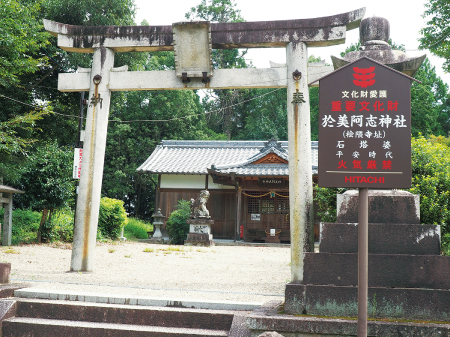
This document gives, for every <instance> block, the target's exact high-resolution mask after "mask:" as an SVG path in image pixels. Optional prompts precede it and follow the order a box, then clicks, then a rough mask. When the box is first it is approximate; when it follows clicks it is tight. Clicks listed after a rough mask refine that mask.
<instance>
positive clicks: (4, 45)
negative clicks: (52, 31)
mask: <svg viewBox="0 0 450 337" xmlns="http://www.w3.org/2000/svg"><path fill="white" fill-rule="evenodd" d="M39 10H40V1H37V2H35V3H30V4H28V5H27V6H24V5H23V4H22V3H21V1H17V0H3V1H2V4H1V6H0V88H1V87H11V86H16V85H18V84H19V76H20V75H22V74H27V73H34V72H35V71H36V70H37V69H38V66H40V65H42V64H46V63H47V58H46V57H36V56H35V54H34V53H36V52H37V51H38V50H40V49H41V48H42V47H44V46H45V45H46V44H47V43H48V37H49V34H47V33H44V32H43V31H42V24H41V23H40V22H39V21H38V19H37V18H36V16H37V13H38V12H39Z"/></svg>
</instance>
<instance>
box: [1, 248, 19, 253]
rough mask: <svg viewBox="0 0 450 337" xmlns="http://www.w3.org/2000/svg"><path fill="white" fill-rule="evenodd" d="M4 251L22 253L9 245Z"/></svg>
mask: <svg viewBox="0 0 450 337" xmlns="http://www.w3.org/2000/svg"><path fill="white" fill-rule="evenodd" d="M3 253H5V254H20V252H19V251H17V250H15V249H14V248H11V247H8V248H6V249H5V250H4V251H3Z"/></svg>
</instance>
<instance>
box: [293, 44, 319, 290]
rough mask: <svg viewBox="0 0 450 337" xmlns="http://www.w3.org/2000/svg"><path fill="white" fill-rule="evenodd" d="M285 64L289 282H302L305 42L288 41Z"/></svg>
mask: <svg viewBox="0 0 450 337" xmlns="http://www.w3.org/2000/svg"><path fill="white" fill-rule="evenodd" d="M286 66H287V84H288V87H287V113H288V141H289V208H290V232H291V282H302V281H303V257H304V251H312V250H313V249H314V221H313V220H314V216H313V214H314V213H313V187H312V166H311V132H310V130H311V126H310V110H309V90H308V81H307V78H308V52H307V47H306V44H305V43H303V42H296V43H292V42H291V43H289V44H288V45H287V47H286ZM294 72H301V74H302V76H301V78H300V80H298V81H295V80H294V78H293V73H294ZM294 93H302V94H303V100H304V102H302V103H296V102H294Z"/></svg>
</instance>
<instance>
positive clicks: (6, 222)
mask: <svg viewBox="0 0 450 337" xmlns="http://www.w3.org/2000/svg"><path fill="white" fill-rule="evenodd" d="M7 196H8V202H7V203H5V204H3V206H4V207H5V213H4V215H3V225H2V246H11V238H12V203H13V194H12V193H7Z"/></svg>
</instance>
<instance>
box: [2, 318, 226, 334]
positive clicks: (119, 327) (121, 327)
mask: <svg viewBox="0 0 450 337" xmlns="http://www.w3.org/2000/svg"><path fill="white" fill-rule="evenodd" d="M2 331H3V334H2V336H3V337H29V336H33V337H61V336H89V337H97V336H98V337H104V336H108V337H175V336H180V337H181V336H183V337H226V336H227V335H228V330H226V331H220V330H206V329H189V328H168V327H154V326H145V325H131V324H112V323H94V322H83V321H71V320H54V319H42V318H28V317H15V318H10V319H7V320H5V321H3V326H2Z"/></svg>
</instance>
